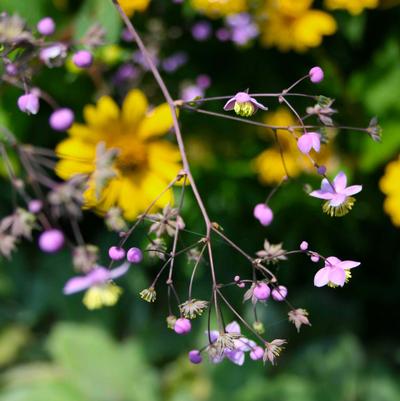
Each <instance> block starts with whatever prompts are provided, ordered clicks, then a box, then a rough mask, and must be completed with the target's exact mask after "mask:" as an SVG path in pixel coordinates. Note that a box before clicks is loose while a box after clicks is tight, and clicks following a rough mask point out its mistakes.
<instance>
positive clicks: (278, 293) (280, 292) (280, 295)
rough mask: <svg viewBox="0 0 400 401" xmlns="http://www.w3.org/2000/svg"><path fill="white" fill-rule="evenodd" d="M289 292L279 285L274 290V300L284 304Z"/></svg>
mask: <svg viewBox="0 0 400 401" xmlns="http://www.w3.org/2000/svg"><path fill="white" fill-rule="evenodd" d="M287 293H288V290H287V288H286V287H285V286H283V285H278V287H276V288H274V289H273V290H272V294H271V295H272V299H273V300H274V301H278V302H282V301H284V300H285V298H286V297H287Z"/></svg>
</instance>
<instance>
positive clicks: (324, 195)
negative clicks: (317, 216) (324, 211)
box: [309, 189, 335, 200]
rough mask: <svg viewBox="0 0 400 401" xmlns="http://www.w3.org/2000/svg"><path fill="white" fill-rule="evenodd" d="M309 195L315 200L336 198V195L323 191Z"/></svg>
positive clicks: (319, 190) (318, 190)
mask: <svg viewBox="0 0 400 401" xmlns="http://www.w3.org/2000/svg"><path fill="white" fill-rule="evenodd" d="M309 195H310V196H312V197H314V198H319V199H326V200H330V199H332V198H333V197H334V196H335V194H334V193H332V192H325V191H324V190H322V189H317V190H316V191H312V192H310V193H309Z"/></svg>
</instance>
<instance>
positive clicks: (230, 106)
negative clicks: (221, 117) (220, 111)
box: [224, 97, 236, 111]
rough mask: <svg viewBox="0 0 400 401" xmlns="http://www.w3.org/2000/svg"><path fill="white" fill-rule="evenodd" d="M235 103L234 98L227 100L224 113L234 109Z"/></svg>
mask: <svg viewBox="0 0 400 401" xmlns="http://www.w3.org/2000/svg"><path fill="white" fill-rule="evenodd" d="M235 103H236V99H235V98H234V97H233V98H231V99H229V100H228V101H227V102H226V104H225V106H224V110H225V111H229V110H233V108H234V107H235Z"/></svg>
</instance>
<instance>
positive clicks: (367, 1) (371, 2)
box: [325, 0, 379, 15]
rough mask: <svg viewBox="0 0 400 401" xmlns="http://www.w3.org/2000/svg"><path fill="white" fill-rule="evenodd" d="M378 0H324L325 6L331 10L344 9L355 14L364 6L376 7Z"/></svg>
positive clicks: (362, 9)
mask: <svg viewBox="0 0 400 401" xmlns="http://www.w3.org/2000/svg"><path fill="white" fill-rule="evenodd" d="M378 5H379V0H325V6H326V7H327V8H329V9H331V10H336V9H344V10H347V11H348V12H349V13H350V14H353V15H357V14H360V13H361V12H362V11H364V9H365V8H376V7H378Z"/></svg>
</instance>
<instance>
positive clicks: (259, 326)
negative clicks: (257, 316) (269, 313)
mask: <svg viewBox="0 0 400 401" xmlns="http://www.w3.org/2000/svg"><path fill="white" fill-rule="evenodd" d="M253 329H254V330H255V331H256V332H257V333H258V334H264V333H265V327H264V323H263V322H260V321H259V320H257V321H255V322H254V323H253Z"/></svg>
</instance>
